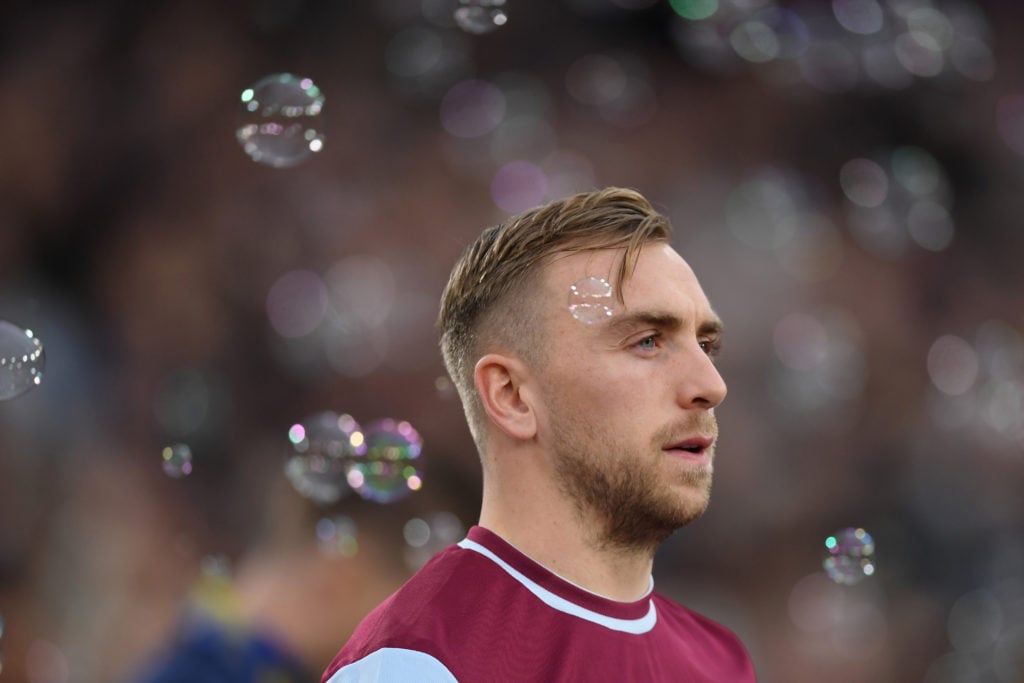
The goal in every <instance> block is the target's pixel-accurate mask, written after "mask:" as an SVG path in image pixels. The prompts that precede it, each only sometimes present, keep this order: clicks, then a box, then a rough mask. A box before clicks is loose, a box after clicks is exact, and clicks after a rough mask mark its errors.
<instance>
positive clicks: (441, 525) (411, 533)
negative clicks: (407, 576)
mask: <svg viewBox="0 0 1024 683" xmlns="http://www.w3.org/2000/svg"><path fill="white" fill-rule="evenodd" d="M465 533H466V528H465V526H463V524H462V522H461V521H460V520H459V518H458V517H456V516H455V515H454V514H452V513H451V512H433V513H430V514H427V515H424V516H423V517H413V518H412V519H410V520H409V521H408V522H406V523H405V527H403V529H402V536H403V537H404V538H405V545H406V548H405V562H406V565H407V566H408V567H409V569H410V571H416V570H418V569H419V568H420V567H422V566H423V565H425V564H426V563H427V560H429V559H430V558H431V557H433V556H434V555H436V554H437V553H439V552H441V551H442V550H444V549H445V548H447V547H448V546H450V545H451V544H453V543H458V542H459V541H460V540H462V538H463V536H465Z"/></svg>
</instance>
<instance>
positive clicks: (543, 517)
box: [480, 485, 653, 602]
mask: <svg viewBox="0 0 1024 683" xmlns="http://www.w3.org/2000/svg"><path fill="white" fill-rule="evenodd" d="M536 493H537V492H533V495H518V496H517V495H504V496H502V495H497V494H495V493H494V492H493V491H488V488H487V486H486V485H485V487H484V498H483V507H482V509H481V512H480V526H482V527H484V528H486V529H488V530H490V531H493V532H494V533H496V534H497V535H499V536H501V537H502V538H503V539H505V540H506V541H507V542H509V543H510V544H512V545H513V546H515V547H516V548H517V549H518V550H519V551H520V552H522V553H523V554H525V555H527V556H528V557H530V559H532V560H534V561H535V562H537V563H539V564H541V565H543V566H544V567H546V568H547V569H549V570H550V571H551V572H553V573H555V574H557V575H558V576H560V577H562V578H564V579H566V580H567V581H571V582H572V583H575V584H576V585H578V586H580V587H582V588H585V589H586V590H588V591H591V592H592V593H597V594H598V595H601V596H603V597H606V598H610V599H612V600H619V601H623V602H630V601H633V600H638V599H640V598H641V597H643V596H644V595H645V594H646V593H647V591H648V590H649V589H650V583H651V567H652V564H653V556H652V554H651V552H650V550H649V549H646V548H637V549H627V548H619V547H609V546H608V545H607V544H605V543H603V542H602V537H601V535H600V534H599V532H598V531H597V530H598V529H600V528H601V527H600V525H599V524H598V523H597V522H595V521H593V520H588V519H586V517H585V516H584V515H581V514H580V513H579V511H578V510H576V509H575V507H574V506H573V505H572V504H571V503H568V502H567V501H564V500H563V499H562V498H561V497H560V496H558V495H552V496H546V497H540V496H537V495H536ZM538 500H546V501H547V504H544V505H540V504H538ZM552 501H553V502H552Z"/></svg>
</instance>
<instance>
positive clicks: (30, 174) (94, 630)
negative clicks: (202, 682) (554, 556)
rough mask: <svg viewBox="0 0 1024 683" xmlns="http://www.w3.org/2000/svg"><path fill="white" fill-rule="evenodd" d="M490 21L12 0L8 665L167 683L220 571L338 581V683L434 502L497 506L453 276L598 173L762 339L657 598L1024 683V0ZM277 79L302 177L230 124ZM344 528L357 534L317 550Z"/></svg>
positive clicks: (745, 345) (543, 5) (781, 656)
mask: <svg viewBox="0 0 1024 683" xmlns="http://www.w3.org/2000/svg"><path fill="white" fill-rule="evenodd" d="M470 4H472V3H470ZM457 6H458V3H457V2H454V1H452V0H373V1H372V2H365V3H339V2H324V1H320V0H249V1H247V2H244V3H229V2H206V3H187V2H178V1H171V2H163V3H136V4H134V5H129V4H125V3H115V2H98V3H91V4H89V5H80V4H76V3H61V2H43V3H28V2H9V3H5V5H4V6H3V8H0V121H2V125H0V320H6V321H10V322H11V323H13V324H14V325H17V326H19V327H21V328H30V329H31V330H32V331H33V332H34V334H35V335H36V336H37V337H38V338H39V339H41V340H42V341H43V343H44V344H45V348H46V367H45V373H44V376H43V381H42V384H41V385H40V386H39V387H37V388H35V389H32V390H31V391H28V392H26V393H24V394H23V395H21V396H17V397H15V398H12V399H10V400H6V401H0V662H2V663H0V682H2V681H4V680H10V681H23V680H24V681H28V683H66V682H78V681H82V682H87V683H88V682H91V681H128V680H133V679H132V677H133V676H137V675H139V672H140V671H143V670H145V669H147V667H152V666H153V663H154V662H155V661H158V660H159V658H160V656H161V653H164V652H166V650H167V648H168V644H169V643H171V642H172V641H173V639H174V638H175V633H176V632H177V630H178V629H179V628H180V625H181V623H182V620H183V619H185V618H186V617H187V614H188V613H189V610H190V609H191V608H190V605H192V604H194V601H195V596H196V591H197V590H198V589H197V586H200V587H202V586H208V585H209V582H210V581H211V572H212V576H213V578H214V579H216V577H218V576H220V577H227V578H226V580H227V581H233V582H235V583H237V584H238V586H237V588H238V592H239V594H240V595H246V596H249V597H247V598H246V600H249V602H247V603H246V604H249V605H253V604H255V605H258V606H260V607H259V608H257V607H253V608H252V609H251V610H249V611H248V612H246V615H247V618H248V617H252V618H253V619H256V620H260V619H265V620H266V624H267V628H269V629H272V630H273V629H275V628H278V634H279V635H280V634H283V633H285V632H286V631H287V630H288V627H287V626H285V625H281V624H283V623H284V622H286V621H288V620H289V619H292V617H291V616H287V617H285V616H280V615H279V613H278V612H277V611H275V609H273V607H272V606H268V605H269V604H270V603H269V600H268V596H269V595H272V594H275V593H280V594H289V595H290V594H291V593H288V591H291V590H296V589H297V588H298V587H300V586H303V585H306V586H309V585H310V584H309V582H310V581H313V580H314V579H312V578H311V576H312V574H313V573H314V572H315V571H320V570H321V569H322V571H323V572H325V573H326V574H327V575H328V576H332V577H335V579H333V580H336V583H334V584H333V585H334V586H335V589H334V590H333V591H329V590H328V589H326V588H324V589H323V591H321V592H319V593H318V595H319V597H320V599H319V600H314V599H308V596H307V599H306V600H305V601H303V598H299V597H296V599H295V604H296V605H302V606H303V610H302V613H303V615H304V616H305V617H307V618H308V621H309V622H311V623H314V624H317V625H318V626H319V627H320V628H319V631H320V633H319V635H320V638H322V640H319V639H315V638H314V637H313V636H306V637H301V638H300V641H301V644H299V645H295V646H294V647H293V650H295V651H296V655H295V656H296V657H299V658H302V659H303V660H304V666H306V667H307V668H308V669H310V670H311V671H312V672H313V673H314V674H315V675H318V674H319V671H320V670H322V668H323V666H324V665H326V664H327V662H328V661H329V658H330V656H331V655H332V654H333V652H332V649H336V647H338V646H340V645H341V644H342V643H343V642H344V639H345V637H346V636H347V629H350V628H351V625H352V624H353V623H354V621H356V620H358V618H359V617H361V616H362V613H363V612H365V611H366V610H367V609H368V608H369V606H370V605H372V604H373V603H374V601H375V600H376V599H379V598H380V596H382V595H386V594H387V591H388V590H390V588H391V587H393V586H395V585H397V584H398V583H399V582H400V581H401V579H402V578H403V577H404V576H406V575H408V574H409V573H410V572H411V571H413V570H414V568H415V565H416V562H418V561H422V558H420V559H419V560H416V561H408V560H409V547H408V546H409V540H408V534H403V530H404V529H406V528H407V524H406V522H407V521H408V520H409V519H412V518H418V519H429V518H430V515H436V514H438V513H448V514H449V515H454V518H457V519H458V520H459V521H460V522H461V524H462V525H464V526H465V527H468V526H469V525H471V524H472V523H473V522H474V521H475V515H476V511H477V506H478V504H479V493H478V492H479V469H478V463H477V459H476V454H475V451H474V449H473V445H472V442H471V440H470V438H469V434H468V430H467V429H466V427H465V425H464V421H463V417H462V411H461V407H460V406H459V403H458V399H457V397H456V396H455V393H454V391H453V389H452V388H451V385H450V383H449V382H448V381H447V380H446V379H445V377H444V370H443V366H442V363H441V360H440V354H439V352H438V351H437V340H436V334H435V330H434V327H433V323H434V317H435V315H436V307H437V301H438V298H439V295H440V292H441V289H442V287H443V285H444V283H445V281H446V279H447V276H448V270H449V268H450V267H451V264H452V263H454V260H455V258H456V257H457V255H458V254H459V253H460V252H461V250H462V248H463V246H464V245H465V244H467V243H468V242H469V241H470V240H472V239H473V238H474V237H475V236H476V235H477V234H478V233H479V231H480V230H481V229H482V228H483V227H484V226H486V225H490V224H493V223H496V222H500V221H501V220H503V219H504V218H505V217H507V216H508V215H510V213H514V212H516V211H518V210H521V209H525V208H528V207H529V206H532V205H533V204H536V203H540V202H542V201H546V200H548V199H551V198H555V197H558V196H562V195H564V194H567V193H569V192H573V191H580V190H588V189H593V188H596V187H602V186H605V185H621V186H627V187H633V188H636V189H638V190H640V191H641V192H643V193H644V194H645V195H647V196H648V197H649V198H650V199H651V200H652V201H653V202H654V204H655V205H656V206H657V207H659V208H660V209H661V210H662V211H664V212H665V213H666V214H667V215H668V216H669V217H670V218H671V220H672V222H673V224H674V226H675V231H676V233H675V238H674V241H675V246H676V247H677V249H678V250H679V251H680V252H681V253H682V254H683V256H684V257H685V258H687V260H688V261H689V262H690V263H691V264H692V266H693V267H694V270H695V271H696V273H697V275H698V277H699V278H700V279H701V281H702V283H703V286H704V289H705V291H706V292H707V293H708V296H709V297H710V299H711V301H712V303H713V304H714V306H715V307H716V309H717V311H718V313H719V314H720V315H721V317H722V318H723V319H724V321H725V323H726V334H725V348H724V351H723V353H722V355H721V357H720V360H719V361H718V362H719V363H720V367H721V370H722V374H723V376H724V377H725V379H726V381H727V382H728V384H729V398H728V400H727V401H726V402H725V404H724V405H723V406H722V408H721V409H720V410H719V411H718V417H719V422H720V426H721V439H720V443H719V447H718V460H717V463H716V482H715V489H714V495H713V496H712V504H711V507H710V510H709V511H708V513H707V514H706V515H705V517H704V518H703V519H701V520H700V521H699V522H697V523H696V524H694V525H693V526H692V527H689V528H686V529H683V530H681V531H680V532H679V533H677V534H676V535H675V536H674V537H673V539H672V540H671V541H670V542H669V543H668V544H667V545H666V546H665V547H664V548H663V550H662V552H661V553H660V555H659V556H658V558H657V562H656V570H655V579H656V581H657V582H658V586H659V588H660V589H661V590H662V591H663V592H666V593H668V594H669V595H671V596H673V597H675V598H677V599H678V600H680V601H681V602H683V603H684V604H686V605H688V606H690V607H693V608H694V609H697V610H698V611H703V612H706V613H707V614H709V615H710V616H712V617H713V618H715V619H717V620H719V621H721V622H723V623H725V624H726V625H728V626H729V627H731V628H732V629H734V630H735V631H736V632H737V633H738V634H739V635H740V636H741V638H742V639H743V640H744V642H745V643H746V644H747V646H748V648H749V649H750V651H751V654H752V657H753V660H754V663H755V665H756V667H757V671H758V680H760V681H763V682H764V683H803V682H805V681H807V682H810V681H818V680H822V679H823V678H827V679H828V680H829V681H831V683H861V682H866V681H872V682H889V681H891V682H893V683H903V682H909V681H925V682H926V683H961V682H974V681H977V682H982V681H984V682H985V683H1021V682H1022V681H1024V495H1022V494H1021V491H1024V307H1022V306H1021V297H1022V293H1024V268H1022V267H1021V263H1022V260H1024V231H1022V230H1021V229H1020V227H1019V225H1018V222H1019V218H1018V217H1019V216H1020V215H1022V213H1024V206H1022V202H1024V192H1021V190H1020V188H1021V187H1022V182H1024V159H1022V157H1021V155H1022V154H1024V83H1022V81H1021V77H1022V74H1021V73H1020V68H1019V65H1020V64H1021V63H1022V61H1021V58H1022V56H1024V55H1022V50H1021V45H1024V42H1022V41H1021V37H1022V35H1024V10H1022V9H1021V8H1020V7H1018V6H1016V5H1015V4H1013V3H995V2H992V3H981V2H969V1H968V0H957V1H955V2H942V1H941V0H886V1H882V0H879V1H878V2H875V1H874V0H846V1H844V0H833V1H832V2H831V3H825V2H822V3H810V2H807V3H799V2H774V1H773V0H720V1H715V0H703V1H700V2H698V1H697V0H671V1H669V0H657V1H654V0H560V1H559V2H536V1H533V0H532V1H530V2H518V1H517V0H508V2H507V3H505V4H504V5H503V11H504V13H505V14H506V15H507V23H505V24H501V25H494V26H484V27H477V28H478V29H479V30H480V31H481V32H473V31H467V30H465V29H464V28H462V27H460V26H459V25H457V24H456V23H455V22H454V20H453V19H452V16H453V11H454V10H455V8H456V7H457ZM277 73H291V74H296V75H298V76H301V77H306V78H310V79H312V80H313V81H315V83H316V85H317V86H318V88H319V90H320V92H322V93H323V96H324V106H323V111H322V112H316V115H315V118H316V119H317V121H316V124H315V125H316V126H318V130H319V131H320V132H322V135H323V141H324V142H323V147H322V149H318V150H314V152H315V153H311V154H309V155H308V156H309V158H306V159H304V160H302V161H301V162H300V163H297V164H295V165H293V166H291V167H287V168H274V167H272V166H271V165H270V164H267V163H262V162H260V161H254V160H253V159H252V158H250V156H249V155H248V154H247V153H246V151H245V150H243V148H242V147H241V146H240V145H239V143H238V141H237V140H236V130H237V129H238V128H239V126H240V125H241V124H240V121H241V120H243V119H244V118H245V112H244V111H243V108H242V104H241V102H240V100H239V96H240V93H242V92H243V90H244V89H245V88H248V87H251V86H252V85H253V84H254V83H257V82H258V81H259V80H260V79H261V78H263V77H265V76H268V75H270V74H277ZM324 410H332V411H336V412H339V413H350V414H352V415H354V416H356V417H357V419H359V420H364V419H365V420H367V421H369V420H374V419H378V418H387V417H390V418H395V419H400V420H407V421H409V422H410V423H411V424H412V425H414V426H415V428H416V429H417V430H418V431H419V433H420V434H421V435H422V437H423V454H422V456H421V465H422V473H423V486H422V490H419V491H414V492H412V493H410V495H408V496H407V497H406V498H404V499H402V500H400V501H397V502H394V503H392V504H379V503H373V502H369V501H363V500H361V499H359V497H358V496H357V495H355V494H351V495H350V496H349V497H347V498H345V499H343V500H341V501H339V502H337V503H332V504H330V505H326V506H318V505H317V504H315V503H314V502H312V501H310V500H306V499H304V498H302V497H301V496H300V495H299V494H298V493H297V492H296V491H294V490H292V489H291V488H290V487H289V486H288V484H287V481H286V479H285V477H284V474H283V468H284V464H285V461H286V457H287V455H288V454H289V453H290V447H291V444H290V443H289V441H288V430H289V427H290V426H291V425H293V424H295V423H296V422H298V421H301V420H303V419H305V418H306V417H307V416H309V415H313V414H316V413H318V412H320V411H324ZM177 443H185V444H188V446H189V448H190V450H191V453H192V463H191V464H192V471H191V473H189V474H187V475H186V476H168V474H167V473H166V472H165V471H164V469H163V468H162V467H161V451H162V449H164V448H165V447H167V446H169V445H171V444H177ZM179 474H180V473H179ZM339 514H340V515H344V516H345V518H346V519H349V520H351V521H352V522H353V527H352V533H353V534H355V537H356V539H357V541H358V543H357V546H358V549H357V550H355V551H352V549H351V546H346V547H348V548H349V550H347V551H346V552H343V553H340V554H338V553H334V554H333V555H331V554H330V553H328V554H329V555H330V556H329V558H328V560H327V562H326V568H320V569H318V567H320V565H317V564H316V563H315V562H314V561H313V559H311V558H312V557H313V555H310V553H313V554H316V553H323V552H324V549H323V543H322V541H323V538H322V536H323V535H322V534H321V535H320V537H318V535H317V523H318V521H320V520H322V519H330V518H333V517H332V516H334V515H339ZM450 518H451V517H449V519H450ZM847 527H863V528H865V529H867V530H868V531H869V532H870V533H871V534H872V536H873V537H874V540H875V543H876V547H877V561H876V573H875V575H874V576H871V577H868V578H865V579H864V580H863V581H861V582H859V583H857V584H855V585H850V586H844V585H839V584H836V583H833V582H832V581H830V580H829V579H828V578H827V577H826V576H825V575H824V574H823V573H822V570H821V561H822V553H823V550H824V546H823V541H824V539H825V538H826V536H828V535H829V534H832V533H834V532H836V531H837V530H839V529H843V528H847ZM332 528H333V527H332ZM267 557H272V558H275V560H276V562H277V563H278V564H275V569H274V572H270V571H269V570H267V573H264V569H263V568H266V567H267V566H268V564H267V563H266V562H263V561H262V560H266V558H267ZM316 557H319V555H316ZM360 558H362V559H360ZM371 560H373V561H371ZM271 564H274V563H271ZM211 567H213V569H211ZM253 567H255V569H252V568H253ZM247 568H248V569H247ZM265 576H274V577H276V578H273V579H266V580H265V581H263V580H261V579H260V577H265ZM247 577H248V578H247ZM252 577H256V578H252ZM281 577H286V578H281ZM287 577H293V579H292V580H288V578H287ZM249 579H251V580H249ZM321 579H324V577H323V576H320V578H319V579H317V580H321ZM204 582H205V583H204ZM317 585H323V586H327V585H332V584H330V581H325V583H323V584H317ZM253 586H255V588H252V587H253ZM246 587H249V588H246ZM250 589H251V590H250ZM252 596H256V597H252ZM214 602H216V601H214ZM263 606H266V609H262V607H263ZM307 606H308V607H307ZM243 611H244V610H243ZM280 639H282V640H286V639H287V638H286V637H285V636H283V635H281V636H280ZM314 641H315V642H314Z"/></svg>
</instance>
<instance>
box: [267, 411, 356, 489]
mask: <svg viewBox="0 0 1024 683" xmlns="http://www.w3.org/2000/svg"><path fill="white" fill-rule="evenodd" d="M288 442H289V444H290V445H291V449H290V450H291V453H290V455H289V456H288V458H287V460H286V462H285V469H284V471H285V476H287V477H288V481H290V482H291V484H292V486H293V487H295V490H296V491H298V492H299V493H300V494H301V495H302V496H304V497H306V498H308V499H309V500H311V501H313V502H314V503H318V504H329V503H334V502H336V501H338V500H340V499H341V498H342V497H343V496H344V495H345V494H347V493H348V491H349V488H348V483H347V481H346V477H345V472H346V466H347V462H348V461H349V460H351V459H352V458H355V457H358V456H361V455H363V454H364V453H366V448H367V446H366V440H365V438H364V436H363V431H362V428H361V427H360V426H359V423H357V422H356V421H355V420H354V419H353V418H352V416H351V415H346V414H342V415H339V414H337V413H334V412H331V411H324V412H321V413H317V414H316V415H312V416H310V417H308V418H306V419H305V420H303V421H302V422H299V423H296V424H294V425H292V426H291V427H290V428H289V430H288Z"/></svg>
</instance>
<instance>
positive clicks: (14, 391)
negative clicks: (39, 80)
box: [0, 320, 46, 401]
mask: <svg viewBox="0 0 1024 683" xmlns="http://www.w3.org/2000/svg"><path fill="white" fill-rule="evenodd" d="M45 367H46V352H45V351H44V350H43V343H42V342H41V341H40V340H39V338H38V337H36V336H35V334H34V333H33V332H32V330H23V329H21V328H20V327H18V326H17V325H15V324H14V323H10V322H7V321H6V320H0V401H5V400H7V399H11V398H14V397H16V396H20V395H22V394H24V393H25V392H26V391H29V390H30V389H34V388H35V387H37V386H39V385H40V384H42V381H43V369H44V368H45Z"/></svg>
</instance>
